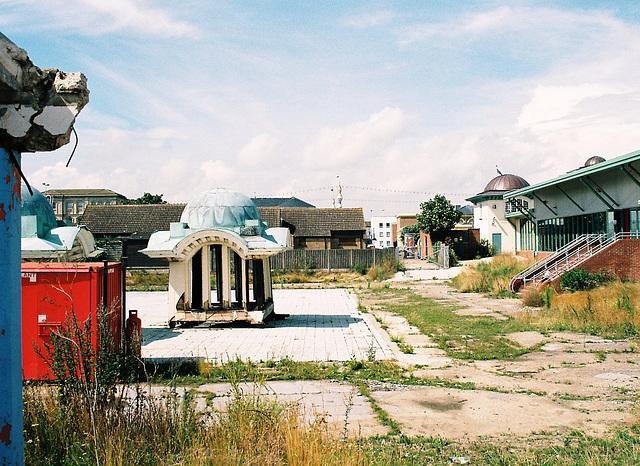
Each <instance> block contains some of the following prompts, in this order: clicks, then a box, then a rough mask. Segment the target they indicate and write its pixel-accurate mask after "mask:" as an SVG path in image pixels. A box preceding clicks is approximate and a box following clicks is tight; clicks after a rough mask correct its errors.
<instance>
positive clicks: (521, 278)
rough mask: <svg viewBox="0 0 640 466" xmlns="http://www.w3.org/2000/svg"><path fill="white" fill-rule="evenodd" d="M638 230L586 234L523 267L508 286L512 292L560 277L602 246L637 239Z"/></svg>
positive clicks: (597, 251)
mask: <svg viewBox="0 0 640 466" xmlns="http://www.w3.org/2000/svg"><path fill="white" fill-rule="evenodd" d="M638 238H640V233H638V232H632V233H630V232H619V233H616V234H606V233H602V234H586V235H581V236H578V237H577V238H576V239H575V240H573V241H571V242H570V243H568V244H566V245H565V246H563V247H562V248H560V249H558V250H557V251H556V252H555V253H554V254H552V255H551V256H548V257H547V258H545V259H544V260H542V261H540V262H536V263H535V264H533V265H532V266H531V267H529V268H527V269H525V270H524V271H522V272H521V273H519V274H518V275H516V276H515V277H513V278H512V279H511V283H510V284H509V288H510V289H511V291H512V292H513V293H518V292H522V291H524V289H525V288H526V287H528V286H532V285H533V286H540V285H541V284H542V283H546V282H551V281H553V280H555V279H556V278H558V277H560V276H561V275H562V274H563V273H564V272H566V271H567V270H571V269H573V268H576V267H578V266H579V265H580V264H582V263H583V262H584V261H586V260H587V259H589V258H591V257H593V256H594V255H596V254H598V253H599V252H600V251H602V250H603V249H604V248H606V247H608V246H610V245H612V244H614V243H615V242H617V241H620V240H623V239H638Z"/></svg>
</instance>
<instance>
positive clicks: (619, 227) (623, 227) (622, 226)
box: [613, 209, 631, 233]
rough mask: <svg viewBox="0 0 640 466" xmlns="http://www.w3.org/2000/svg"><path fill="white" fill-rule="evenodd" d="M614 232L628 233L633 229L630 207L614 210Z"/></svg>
mask: <svg viewBox="0 0 640 466" xmlns="http://www.w3.org/2000/svg"><path fill="white" fill-rule="evenodd" d="M613 224H614V228H613V230H614V232H615V233H620V232H625V233H628V232H629V231H631V213H630V211H629V209H624V210H616V211H614V212H613Z"/></svg>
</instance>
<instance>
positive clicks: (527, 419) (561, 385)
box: [362, 280, 640, 439]
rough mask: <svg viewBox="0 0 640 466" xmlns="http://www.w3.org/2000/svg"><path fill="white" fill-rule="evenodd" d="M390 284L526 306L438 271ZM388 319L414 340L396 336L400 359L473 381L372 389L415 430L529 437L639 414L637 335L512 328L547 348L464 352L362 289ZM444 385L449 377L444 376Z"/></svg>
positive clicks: (467, 305) (491, 305)
mask: <svg viewBox="0 0 640 466" xmlns="http://www.w3.org/2000/svg"><path fill="white" fill-rule="evenodd" d="M391 286H393V287H401V288H407V287H409V288H411V289H412V290H413V291H414V292H416V293H418V294H420V295H423V296H425V297H429V298H431V299H435V300H438V301H441V302H442V303H447V304H456V305H459V306H464V308H463V309H460V310H459V311H456V312H457V313H459V314H464V315H482V316H489V317H493V318H496V319H506V318H508V316H514V315H516V314H517V313H518V312H521V310H522V308H521V304H520V301H519V300H517V299H491V298H486V297H484V296H482V295H479V294H475V293H468V294H467V293H457V292H455V290H453V289H451V288H450V287H449V286H447V285H446V284H444V283H442V282H438V281H433V280H432V281H402V282H395V283H392V284H391ZM362 304H364V305H365V306H367V307H371V309H372V310H371V312H372V313H373V314H374V316H375V317H376V319H377V320H378V322H380V325H381V327H382V328H383V329H385V330H386V332H387V333H388V334H389V335H393V336H398V337H401V338H403V339H404V341H405V343H408V344H410V345H412V346H413V347H414V354H404V353H402V352H400V351H399V349H398V347H397V345H395V344H393V343H392V345H393V347H394V351H395V355H396V358H397V360H398V362H399V363H400V364H401V365H403V366H404V367H406V368H407V369H408V370H409V371H411V372H413V374H414V375H415V376H418V377H428V378H435V377H438V378H440V379H442V380H444V381H451V382H472V383H473V384H475V387H476V389H474V390H458V389H450V388H445V387H444V386H442V387H407V386H393V385H385V384H378V385H375V386H372V395H373V397H374V398H375V399H376V400H377V402H378V403H379V405H380V406H381V407H382V408H383V409H385V410H386V411H387V412H388V413H389V415H390V416H391V417H392V418H393V419H394V420H396V421H397V422H398V423H400V424H401V425H402V430H403V432H404V433H406V434H410V435H426V436H441V437H444V438H449V439H475V438H477V437H479V436H492V437H494V436H497V437H500V436H508V437H509V438H511V439H513V438H514V436H515V437H519V438H523V437H527V436H532V435H534V434H535V433H537V432H542V431H544V432H547V433H551V434H555V433H558V434H562V433H565V432H568V431H571V430H580V431H583V432H585V433H587V434H593V435H601V434H604V433H606V432H608V431H610V430H611V429H613V428H615V427H621V426H623V425H627V424H630V423H632V422H633V421H635V418H636V416H637V414H635V413H634V406H635V403H636V399H637V390H638V388H639V387H640V354H639V353H638V352H636V345H635V342H632V341H630V340H620V341H613V340H605V339H602V338H599V337H593V336H589V335H583V334H574V333H550V334H545V335H543V334H541V333H538V332H520V333H516V334H511V335H508V336H507V337H508V338H510V339H512V340H514V341H517V342H519V343H520V344H522V345H523V346H533V345H536V344H541V345H542V346H541V349H540V351H537V352H532V353H529V354H526V355H523V356H521V357H519V358H516V359H515V360H513V361H499V360H490V361H472V362H467V361H462V360H459V359H453V358H450V357H448V356H447V355H446V353H445V352H444V351H443V350H441V349H439V348H438V347H437V345H436V344H435V343H434V342H432V341H431V340H430V339H429V338H428V337H427V336H425V335H423V334H421V333H420V331H419V330H418V329H417V328H415V327H412V326H411V325H409V324H408V322H407V321H406V319H404V317H401V316H398V315H393V314H390V313H388V312H385V311H384V310H381V309H380V308H379V307H377V306H376V305H375V302H374V301H372V300H370V299H369V298H367V296H366V295H364V296H363V300H362ZM443 385H444V384H443Z"/></svg>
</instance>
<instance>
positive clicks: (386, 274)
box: [367, 258, 407, 282]
mask: <svg viewBox="0 0 640 466" xmlns="http://www.w3.org/2000/svg"><path fill="white" fill-rule="evenodd" d="M406 270H407V268H406V267H405V266H404V264H402V262H400V261H399V260H398V259H396V258H387V259H385V260H384V261H383V262H382V264H378V265H375V266H373V267H371V268H370V269H369V271H368V272H367V278H368V279H369V280H376V281H379V282H381V281H382V280H387V279H389V278H391V277H393V275H394V274H395V273H396V272H404V271H406Z"/></svg>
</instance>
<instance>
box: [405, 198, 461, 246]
mask: <svg viewBox="0 0 640 466" xmlns="http://www.w3.org/2000/svg"><path fill="white" fill-rule="evenodd" d="M460 217H462V212H460V211H459V210H458V209H456V208H455V206H454V205H452V204H451V202H449V200H448V199H447V198H446V197H444V196H442V195H441V194H436V195H435V196H434V197H433V199H431V200H429V201H426V202H423V203H422V204H420V213H419V214H417V215H416V219H417V220H418V226H419V227H420V230H421V231H424V232H425V233H430V234H431V239H432V240H435V241H440V240H442V238H443V236H444V234H445V233H446V232H447V231H448V230H451V229H452V228H453V227H454V226H455V224H456V223H458V221H459V220H460Z"/></svg>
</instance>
